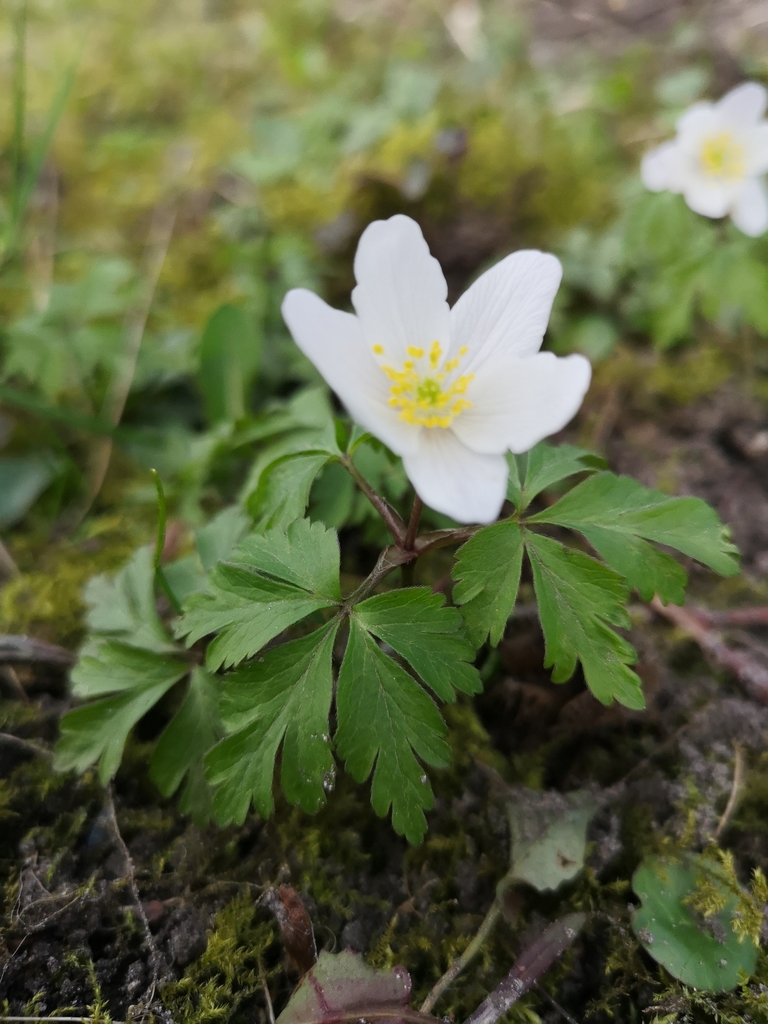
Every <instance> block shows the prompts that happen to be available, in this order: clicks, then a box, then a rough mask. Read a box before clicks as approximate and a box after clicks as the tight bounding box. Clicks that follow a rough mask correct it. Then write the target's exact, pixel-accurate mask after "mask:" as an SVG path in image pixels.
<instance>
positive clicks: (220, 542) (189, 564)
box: [163, 505, 251, 602]
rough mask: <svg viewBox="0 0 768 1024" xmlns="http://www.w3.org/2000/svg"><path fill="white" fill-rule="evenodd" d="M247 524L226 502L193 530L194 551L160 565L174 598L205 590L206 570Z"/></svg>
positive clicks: (247, 519)
mask: <svg viewBox="0 0 768 1024" xmlns="http://www.w3.org/2000/svg"><path fill="white" fill-rule="evenodd" d="M250 527H251V519H250V517H249V516H247V515H246V514H245V513H244V512H243V510H242V509H241V508H240V507H239V506H238V505H230V507H229V508H225V509H223V510H222V511H221V512H219V513H218V515H215V516H214V517H213V519H211V521H210V522H209V523H206V524H205V526H203V527H201V528H200V529H199V530H197V532H196V533H195V546H196V548H197V551H196V552H195V553H193V554H191V555H186V556H185V557H184V558H179V559H177V560H176V561H175V562H169V563H168V564H166V565H165V566H164V567H163V569H164V572H165V578H166V580H167V581H168V584H169V586H170V588H171V590H172V591H173V593H174V595H175V596H176V598H177V600H179V601H181V602H184V601H186V599H187V598H188V597H189V595H190V594H194V593H195V592H196V591H202V590H205V589H206V587H207V584H208V576H207V573H208V572H209V571H210V570H211V569H213V568H214V567H215V565H216V563H217V562H220V561H222V560H223V559H226V558H229V556H230V555H231V554H232V550H233V548H234V547H235V545H236V544H237V542H238V541H239V540H241V539H242V537H243V535H244V534H245V533H247V532H248V530H249V529H250Z"/></svg>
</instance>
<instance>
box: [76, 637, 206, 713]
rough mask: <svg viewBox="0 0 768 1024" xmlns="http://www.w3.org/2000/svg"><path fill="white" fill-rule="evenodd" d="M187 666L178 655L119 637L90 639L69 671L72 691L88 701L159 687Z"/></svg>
mask: <svg viewBox="0 0 768 1024" xmlns="http://www.w3.org/2000/svg"><path fill="white" fill-rule="evenodd" d="M188 667H189V666H188V665H186V664H185V663H184V662H183V661H181V660H180V659H179V658H173V657H170V656H169V655H167V654H160V653H158V652H156V651H148V650H146V649H145V648H142V647H134V646H133V645H132V644H126V643H123V642H121V641H119V640H101V639H95V640H90V641H89V642H87V643H86V644H84V645H83V648H82V650H81V651H80V655H79V657H78V660H77V664H76V665H75V667H74V668H73V669H72V672H71V674H70V678H71V680H72V692H73V693H74V695H75V696H76V697H81V698H82V699H84V700H87V699H89V698H93V697H103V696H104V694H107V693H122V692H124V691H130V690H135V689H137V688H140V687H141V686H143V685H146V686H156V685H158V684H160V683H162V682H163V680H164V679H166V678H168V676H170V675H172V674H173V673H174V672H175V671H177V670H178V672H179V675H178V676H177V678H179V679H180V678H181V676H182V675H184V673H185V672H186V671H187V670H188Z"/></svg>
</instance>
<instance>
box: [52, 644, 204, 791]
mask: <svg viewBox="0 0 768 1024" xmlns="http://www.w3.org/2000/svg"><path fill="white" fill-rule="evenodd" d="M187 671H188V666H187V665H186V664H184V662H182V661H179V660H178V659H176V658H170V657H167V656H165V655H162V654H158V653H156V652H154V651H146V650H141V649H140V648H137V647H131V646H130V645H128V644H124V643H120V642H117V641H113V640H105V641H101V642H96V643H93V644H90V645H88V646H87V647H86V649H85V650H84V652H83V655H82V656H81V658H80V661H79V662H78V664H77V665H76V666H75V668H74V670H73V672H72V680H73V682H74V684H75V686H74V690H75V693H76V694H77V695H78V696H82V697H94V696H98V695H101V694H104V693H112V694H113V696H109V697H106V698H104V699H102V700H96V701H93V702H91V703H90V704H86V705H84V706H83V707H80V708H76V709H75V710H74V711H70V712H68V714H66V715H64V717H63V718H62V720H61V739H60V740H59V743H58V745H57V747H56V755H55V760H54V764H55V767H56V768H57V769H59V770H60V771H67V770H69V769H71V768H74V769H75V770H76V771H78V772H84V771H85V770H86V768H88V767H90V765H92V764H95V763H96V762H97V761H98V763H99V778H100V779H101V781H102V783H104V784H105V785H106V783H107V782H108V781H109V779H111V778H112V776H113V775H114V774H115V772H116V771H117V768H118V765H119V764H120V759H121V758H122V755H123V747H124V746H125V741H126V738H127V736H128V733H129V732H130V731H131V729H132V728H133V727H134V725H135V724H136V723H137V722H138V721H139V719H140V718H142V717H143V716H144V715H145V714H146V713H147V711H149V709H150V708H151V707H153V706H154V705H155V704H156V703H157V701H158V700H160V698H161V697H162V696H163V694H164V693H166V692H167V691H168V690H169V689H170V688H171V687H172V686H173V684H174V683H176V682H178V681H179V679H181V678H182V677H183V676H184V675H186V673H187Z"/></svg>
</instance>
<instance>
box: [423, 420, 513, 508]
mask: <svg viewBox="0 0 768 1024" xmlns="http://www.w3.org/2000/svg"><path fill="white" fill-rule="evenodd" d="M403 466H404V467H405V472H406V473H407V475H408V479H409V480H410V481H411V483H412V484H413V486H414V487H415V488H416V493H417V494H418V496H419V497H420V498H421V500H422V501H423V502H424V504H425V505H428V506H429V507H430V508H433V509H434V510H435V511H436V512H442V513H443V515H446V516H450V517H451V519H455V520H456V521H457V522H459V523H492V522H493V521H494V519H496V517H497V516H498V514H499V512H500V511H501V506H502V505H503V504H504V497H505V495H506V493H507V477H508V474H509V467H508V466H507V460H506V459H505V458H504V456H503V455H478V454H477V453H476V452H472V451H470V450H469V448H466V447H465V446H464V445H463V444H462V443H461V441H459V439H458V438H457V437H456V435H455V434H454V433H453V431H451V430H442V429H440V428H436V429H434V430H428V429H426V428H425V429H424V430H422V432H421V437H420V444H419V449H418V451H417V452H416V453H415V454H412V455H405V456H403Z"/></svg>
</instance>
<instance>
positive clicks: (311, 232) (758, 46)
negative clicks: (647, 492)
mask: <svg viewBox="0 0 768 1024" xmlns="http://www.w3.org/2000/svg"><path fill="white" fill-rule="evenodd" d="M761 17H762V15H761V14H760V5H759V4H756V3H749V2H747V0H745V2H742V3H732V4H723V3H720V4H706V3H698V4H683V3H679V4H678V3H663V4H661V3H657V2H655V0H580V2H579V3H574V4H560V3H555V2H540V3H528V4H526V3H522V2H519V3H515V2H512V0H487V2H485V3H475V2H474V0H458V2H455V3H447V2H442V0H414V2H409V3H404V2H399V3H398V2H396V0H335V2H332V0H264V2H252V0H169V2H166V3H163V4H157V3H149V2H148V0H137V2H134V3H131V4H123V3H121V4H118V3H115V2H114V0H71V2H69V0H28V2H23V0H13V2H11V3H8V4H6V5H5V9H4V14H3V19H2V22H1V23H0V33H1V34H0V83H1V84H0V95H2V97H3V102H2V104H1V105H0V139H1V140H2V143H1V145H2V152H1V153H0V158H1V162H0V195H1V196H2V202H1V205H0V244H1V247H2V248H1V253H2V255H1V257H0V258H1V259H2V263H1V264H0V330H1V331H2V335H1V339H0V400H1V401H2V413H1V414H0V416H1V418H0V528H6V529H10V530H11V531H12V535H11V539H10V540H9V544H10V545H11V547H13V544H17V546H18V544H19V541H18V537H19V536H27V535H29V536H30V537H32V536H37V537H38V538H40V537H41V536H47V535H48V534H49V533H50V532H51V531H53V533H54V534H55V535H59V534H67V533H70V534H71V532H72V530H74V529H76V528H77V527H78V525H79V524H80V523H82V521H83V520H84V518H85V517H86V515H87V513H88V512H89V511H90V512H93V511H97V512H104V511H108V510H110V509H113V510H115V509H121V510H123V511H124V510H125V509H126V508H131V509H132V510H133V512H134V513H135V515H137V516H139V517H141V515H144V514H145V513H146V516H147V517H149V516H150V515H151V513H152V508H153V502H154V491H153V489H152V487H151V483H150V481H149V477H148V474H147V468H148V467H149V466H153V465H154V466H157V468H158V469H159V470H160V472H161V474H162V475H163V478H164V480H165V481H166V486H167V487H168V489H169V492H170V495H171V500H172V501H173V502H175V506H174V507H175V508H176V509H177V511H178V512H179V514H180V515H181V516H182V518H183V519H184V521H185V522H187V523H189V524H192V525H196V524H199V523H201V522H202V521H204V520H205V519H206V518H207V517H208V516H209V514H210V513H211V512H212V511H213V510H215V509H216V508H217V507H218V506H219V505H221V504H222V503H223V502H227V501H230V500H232V499H234V498H237V497H238V496H239V497H240V498H241V499H242V500H243V501H245V502H246V504H248V502H249V501H250V505H249V508H250V510H251V512H254V511H255V506H254V500H255V499H253V498H252V495H253V494H254V493H255V490H254V488H255V486H256V483H257V482H258V469H257V470H255V471H254V470H253V469H252V468H251V467H252V464H253V461H254V458H256V457H257V456H259V453H260V452H261V451H262V449H263V447H264V444H265V443H267V442H269V443H270V444H271V443H273V442H274V438H275V436H277V435H281V436H283V435H284V434H285V433H286V430H288V429H289V428H290V429H301V428H302V427H305V426H306V425H307V416H309V421H310V422H311V421H312V416H313V415H314V416H315V419H316V418H317V414H316V413H311V412H310V413H307V411H306V409H305V410H304V411H303V412H302V411H301V408H300V409H299V412H298V413H297V412H296V409H295V405H296V401H299V406H301V402H302V401H303V402H304V403H305V405H306V403H307V402H309V404H310V405H311V404H312V401H313V400H314V399H312V394H316V392H306V391H303V390H302V389H304V388H306V386H308V385H309V386H314V385H317V384H318V383H319V382H318V378H317V377H316V375H315V373H314V371H313V369H312V368H311V367H310V366H309V364H308V363H307V362H306V361H305V360H304V359H303V357H301V355H300V354H299V353H298V351H297V350H296V349H295V347H294V346H293V344H292V342H291V341H290V339H289V337H288V335H287V332H286V330H285V327H284V326H283V324H282V320H281V317H280V314H279V305H280V301H281V299H282V296H283V294H284V292H285V291H286V289H287V288H289V287H293V286H296V285H306V286H309V287H311V288H315V289H317V290H319V291H321V292H322V293H323V294H324V295H325V296H326V297H327V298H328V299H329V301H331V302H333V303H335V304H337V305H345V304H348V301H349V291H350V288H351V286H352V284H353V280H352V275H351V260H352V255H353V253H354V248H355V245H356V242H357V238H358V237H359V234H360V232H361V230H362V229H363V227H364V226H365V225H366V223H368V222H369V221H370V220H372V219H374V218H376V217H384V216H389V215H391V214H393V213H395V212H405V213H408V214H410V215H411V216H413V217H415V218H416V219H417V220H419V222H420V223H421V224H422V227H423V229H424V231H425V234H426V236H427V238H428V241H429V242H430V245H431V246H432V249H433V251H434V253H435V255H436V256H437V257H438V259H439V260H440V261H441V263H442V264H443V267H444V269H445V272H446V276H447V277H448V281H449V285H450V288H451V293H452V294H451V297H452V299H455V298H456V296H457V295H458V294H459V293H460V292H461V290H462V289H463V288H464V287H465V286H466V284H467V283H468V282H469V281H470V280H471V279H472V278H473V277H474V276H475V275H476V274H477V273H479V272H480V271H482V270H483V269H484V268H485V267H487V266H488V265H489V264H491V263H492V262H494V261H495V260H496V259H498V258H500V257H501V256H503V255H505V254H506V253H507V252H509V251H511V250H513V249H516V248H520V247H525V246H536V247H542V248H545V249H548V250H550V251H552V252H555V253H556V254H557V255H558V256H559V257H560V258H561V259H562V261H563V264H564V268H565V277H564V283H563V287H562V289H561V292H560V294H559V296H558V300H557V303H556V306H555V311H554V314H553V317H552V322H551V328H550V332H549V335H548V339H547V344H548V345H549V346H550V347H553V348H554V349H555V350H557V351H561V352H565V351H571V350H580V351H583V352H585V353H586V354H587V355H588V356H589V357H590V358H591V359H592V360H593V362H594V364H595V365H596V368H597V376H596V383H595V386H594V387H593V390H592V393H591V397H590V399H589V401H588V404H587V409H586V419H585V422H587V423H589V422H591V421H590V417H592V418H593V419H594V417H598V418H599V415H600V408H601V403H602V404H604V402H605V396H606V394H607V393H609V392H610V388H611V387H612V386H615V382H616V381H617V380H620V381H623V382H626V381H629V382H630V384H631V386H632V387H640V388H644V389H646V390H648V391H650V392H652V393H653V394H662V395H663V396H664V397H665V399H669V400H671V401H685V400H687V399H688V398H690V397H696V396H697V395H701V394H706V393H707V390H708V389H711V388H713V387H715V386H717V384H719V383H720V382H721V381H722V380H723V379H725V378H726V377H728V376H729V375H730V374H731V373H732V372H733V371H734V366H736V365H737V364H738V366H743V364H744V362H745V360H746V362H747V363H748V365H749V377H750V385H749V387H750V389H751V391H752V392H754V393H755V394H757V395H758V396H759V397H765V396H766V395H768V375H767V374H768V352H767V350H766V346H765V341H764V338H765V334H766V332H768V242H767V241H766V240H765V239H754V240H753V239H748V238H746V237H744V236H743V235H740V234H739V233H738V231H737V230H736V229H735V228H733V227H732V226H731V225H730V224H723V223H718V222H711V221H707V220H705V219H703V218H701V217H697V216H696V215H695V214H692V213H691V212H690V211H689V210H688V209H687V208H686V207H685V205H684V203H683V202H682V200H681V199H680V197H677V196H671V195H663V194H662V195H651V194H648V193H646V192H645V191H644V190H643V188H642V185H641V183H640V181H639V176H638V166H639V161H640V158H641V156H642V153H643V152H644V151H645V150H646V149H647V148H649V147H650V146H651V145H654V144H657V143H658V142H659V141H661V140H663V139H664V138H665V137H668V136H669V135H670V133H671V131H672V128H673V125H674V121H675V119H676V117H677V116H678V115H679V113H680V111H681V110H682V109H684V108H685V106H686V105H688V104H690V103H691V102H693V101H694V100H696V99H697V98H700V97H717V96H718V95H720V94H721V93H722V92H724V91H725V90H726V89H727V88H730V87H731V86H732V85H733V84H735V83H737V82H739V81H741V80H743V79H744V78H745V77H752V78H756V79H758V80H759V79H760V78H761V77H764V76H765V74H766V48H765V45H764V43H765V36H764V35H763V34H762V28H764V27H765V26H764V24H763V22H762V21H761ZM761 26H762V28H761ZM668 353H671V354H668ZM606 389H607V390H606ZM297 396H298V398H297ZM307 396H309V397H307ZM287 400H290V401H292V402H293V404H292V405H286V404H285V403H286V401H287ZM276 410H281V415H283V417H284V418H283V420H279V419H278V420H276V419H275V414H276ZM291 410H292V411H291ZM286 416H287V417H288V420H286V419H285V417H286ZM291 417H293V420H291ZM302 417H303V418H302ZM289 420H290V423H289V422H288V421H289ZM587 433H589V431H587ZM593 433H594V431H593ZM598 434H599V430H598ZM590 439H591V440H594V437H588V438H587V440H590ZM597 440H598V442H599V436H598V438H597ZM257 465H258V463H257ZM395 475H397V474H395ZM403 486H404V483H403V481H402V480H400V483H399V484H398V483H396V484H393V487H394V488H395V492H396V491H397V488H398V487H400V489H401V490H402V487H403ZM316 487H317V488H319V491H318V493H319V494H320V497H321V498H322V492H323V487H324V488H325V492H327V494H330V493H331V492H332V491H333V490H334V488H335V484H333V485H332V486H331V485H329V483H328V481H327V480H326V482H325V484H323V481H322V479H321V481H320V482H319V484H318V485H316ZM351 501H352V498H351V497H350V496H347V498H344V500H343V501H342V502H341V506H343V507H341V506H339V507H336V508H335V509H332V510H328V509H327V508H326V512H327V518H329V519H330V520H333V521H334V523H335V524H336V525H339V524H341V523H343V522H345V521H348V519H349V517H350V516H352V515H353V513H352V511H351V505H350V502H351ZM345 502H346V504H345ZM337 506H338V502H337ZM142 510H144V511H143V512H142ZM256 511H257V510H256ZM14 538H16V539H14ZM30 545H31V547H32V548H34V547H35V543H33V542H32V541H30V544H29V545H27V546H28V547H29V546H30ZM21 547H22V548H24V544H23V543H22V544H21ZM25 550H26V549H25ZM19 557H20V558H21V559H22V561H23V559H24V554H23V551H22V553H21V554H20V555H19Z"/></svg>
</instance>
